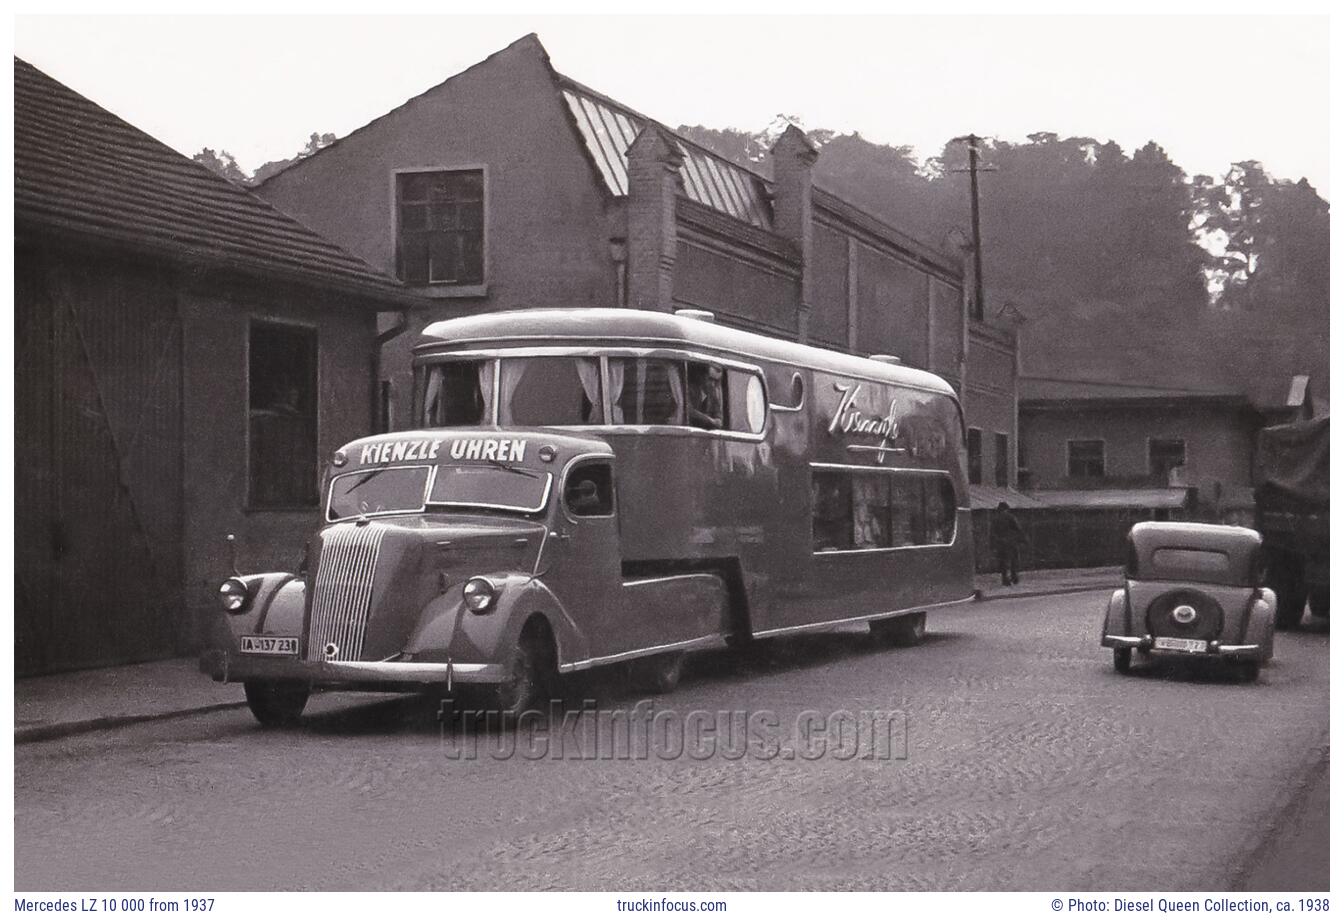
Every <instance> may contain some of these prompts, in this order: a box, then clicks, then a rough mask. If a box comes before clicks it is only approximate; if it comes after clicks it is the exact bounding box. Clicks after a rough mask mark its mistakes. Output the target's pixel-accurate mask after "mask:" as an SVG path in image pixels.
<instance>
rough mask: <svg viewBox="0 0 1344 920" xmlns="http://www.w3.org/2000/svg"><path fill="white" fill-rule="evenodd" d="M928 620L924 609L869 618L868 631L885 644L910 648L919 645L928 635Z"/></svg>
mask: <svg viewBox="0 0 1344 920" xmlns="http://www.w3.org/2000/svg"><path fill="white" fill-rule="evenodd" d="M926 620H927V618H926V616H925V615H924V613H923V612H922V611H921V612H920V613H910V614H906V615H905V616H900V617H891V618H889V619H885V620H869V621H868V631H869V633H871V634H872V636H873V638H874V639H876V640H877V641H878V642H881V643H883V644H884V645H894V646H897V647H901V648H908V647H910V646H914V645H919V644H920V643H922V642H923V641H924V639H925V637H926V636H927V635H928V632H927V629H926V625H925V624H926Z"/></svg>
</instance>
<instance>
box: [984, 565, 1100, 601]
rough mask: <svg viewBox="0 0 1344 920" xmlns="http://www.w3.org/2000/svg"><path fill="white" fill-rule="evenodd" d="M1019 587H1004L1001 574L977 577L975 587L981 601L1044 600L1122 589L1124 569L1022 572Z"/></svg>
mask: <svg viewBox="0 0 1344 920" xmlns="http://www.w3.org/2000/svg"><path fill="white" fill-rule="evenodd" d="M1019 575H1020V579H1019V581H1018V583H1017V584H1015V585H1009V586H1007V587H1005V586H1004V584H1003V581H1002V580H1001V579H1000V578H999V575H998V573H997V572H984V573H981V574H979V575H976V576H975V587H976V590H977V591H978V592H979V593H980V600H984V601H989V600H996V599H998V598H1002V597H1040V596H1042V595H1046V594H1070V593H1072V592H1074V591H1092V590H1101V589H1103V588H1118V587H1120V584H1121V576H1120V567H1119V566H1118V565H1117V566H1106V567H1104V568H1098V569H1038V570H1035V571H1026V572H1020V573H1019Z"/></svg>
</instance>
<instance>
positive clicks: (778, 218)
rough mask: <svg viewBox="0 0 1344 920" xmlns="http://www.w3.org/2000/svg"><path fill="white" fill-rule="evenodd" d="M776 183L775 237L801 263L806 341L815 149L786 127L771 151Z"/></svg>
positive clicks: (801, 329)
mask: <svg viewBox="0 0 1344 920" xmlns="http://www.w3.org/2000/svg"><path fill="white" fill-rule="evenodd" d="M770 158H771V163H772V166H773V171H774V183H775V189H774V190H775V202H774V205H775V233H777V234H779V235H780V236H782V237H784V238H785V239H787V240H792V241H793V243H794V245H796V246H797V247H798V255H799V257H800V258H801V260H802V270H803V277H802V282H801V284H800V285H799V291H798V341H800V342H806V341H807V326H808V319H809V317H810V316H811V313H812V167H813V166H814V165H815V164H816V162H817V148H816V147H815V146H813V144H812V142H811V141H810V140H808V139H807V135H806V134H804V133H803V132H802V131H801V130H799V128H798V126H797V125H789V126H788V127H787V128H785V129H784V133H783V134H781V135H780V136H779V139H778V140H776V141H775V145H774V146H773V147H771V148H770Z"/></svg>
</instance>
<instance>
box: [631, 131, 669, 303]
mask: <svg viewBox="0 0 1344 920" xmlns="http://www.w3.org/2000/svg"><path fill="white" fill-rule="evenodd" d="M626 158H627V160H628V161H629V163H630V192H629V195H628V196H627V198H626V203H625V217H626V252H627V254H628V255H627V259H628V261H627V263H626V272H627V277H628V278H629V289H628V292H627V300H628V303H629V305H630V306H631V307H634V308H635V309H637V310H659V311H662V312H664V313H670V312H671V311H672V271H673V269H674V268H675V267H676V263H677V187H678V183H679V182H680V176H681V160H682V156H681V151H680V150H678V149H677V146H676V143H675V141H674V140H673V139H672V138H671V137H669V136H668V135H667V132H665V131H664V130H663V129H662V128H660V127H659V126H658V125H655V124H649V125H647V126H646V127H645V128H644V130H642V131H640V132H639V134H638V135H637V136H636V137H635V140H634V143H632V144H631V145H630V149H629V150H627V151H626Z"/></svg>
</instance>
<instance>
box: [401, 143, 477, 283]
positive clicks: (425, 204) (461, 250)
mask: <svg viewBox="0 0 1344 920" xmlns="http://www.w3.org/2000/svg"><path fill="white" fill-rule="evenodd" d="M484 186H485V177H484V174H483V173H482V171H481V170H457V171H444V172H431V173H403V174H401V175H399V176H398V177H397V195H398V214H399V219H398V235H397V264H398V268H399V271H400V273H401V278H402V280H404V281H406V282H407V283H408V284H480V283H481V282H482V280H483V278H484V276H485V264H484V252H485V245H484V232H485V231H484V227H485V210H484V201H483V197H484V196H483V193H484Z"/></svg>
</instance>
